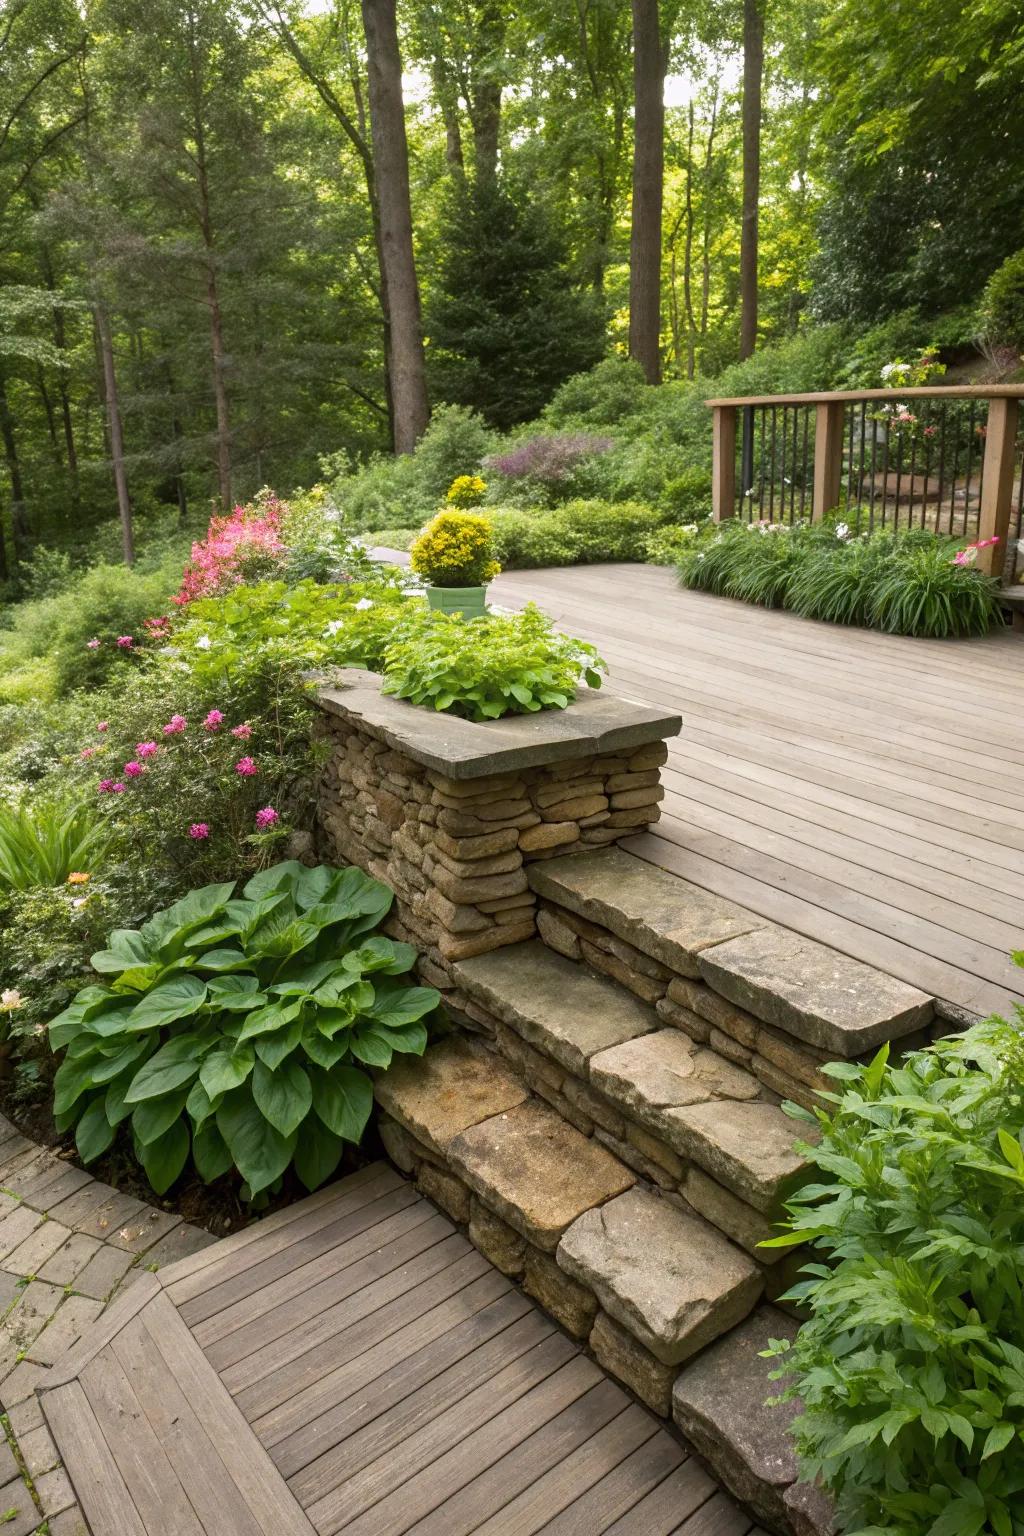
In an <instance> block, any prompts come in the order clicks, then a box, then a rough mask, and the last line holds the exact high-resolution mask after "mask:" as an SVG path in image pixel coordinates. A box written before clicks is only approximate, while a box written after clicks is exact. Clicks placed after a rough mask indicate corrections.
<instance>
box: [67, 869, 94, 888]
mask: <svg viewBox="0 0 1024 1536" xmlns="http://www.w3.org/2000/svg"><path fill="white" fill-rule="evenodd" d="M88 879H89V876H88V875H87V874H84V873H83V872H82V870H80V869H73V870H72V871H71V873H70V875H68V885H85V883H86V881H87V880H88Z"/></svg>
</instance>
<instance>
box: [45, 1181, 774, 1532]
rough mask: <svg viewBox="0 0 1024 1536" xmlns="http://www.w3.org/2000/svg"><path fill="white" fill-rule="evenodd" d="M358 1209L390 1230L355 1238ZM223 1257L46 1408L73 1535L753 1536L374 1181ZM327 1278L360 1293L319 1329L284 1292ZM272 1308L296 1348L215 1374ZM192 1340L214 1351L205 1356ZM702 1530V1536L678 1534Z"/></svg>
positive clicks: (144, 1314) (347, 1186) (104, 1350)
mask: <svg viewBox="0 0 1024 1536" xmlns="http://www.w3.org/2000/svg"><path fill="white" fill-rule="evenodd" d="M401 1192H404V1193H405V1194H406V1195H407V1196H408V1201H407V1203H405V1204H401V1205H400V1202H397V1201H396V1200H395V1198H394V1197H395V1195H396V1194H398V1193H401ZM375 1205H376V1206H377V1207H378V1211H377V1214H380V1213H381V1212H383V1211H391V1214H390V1215H384V1217H383V1219H382V1220H381V1221H378V1222H374V1221H372V1215H373V1208H374V1206H375ZM399 1205H400V1208H397V1209H396V1206H399ZM358 1213H362V1215H361V1217H360V1218H359V1219H358V1220H356V1219H355V1218H356V1217H357V1214H358ZM414 1216H415V1217H418V1218H421V1219H419V1220H416V1221H415V1222H412V1218H413V1217H414ZM406 1222H412V1224H411V1225H410V1226H408V1227H405V1225H404V1223H406ZM396 1223H398V1225H397V1226H396ZM430 1229H433V1230H434V1234H435V1237H436V1239H437V1241H435V1242H434V1244H433V1245H432V1247H430V1248H428V1249H427V1250H426V1251H425V1253H419V1254H416V1255H414V1256H410V1254H409V1252H408V1249H407V1246H404V1245H405V1244H406V1241H407V1239H408V1237H409V1236H410V1235H411V1234H412V1233H415V1232H426V1231H427V1230H430ZM345 1231H347V1232H348V1236H347V1237H342V1236H340V1234H341V1233H342V1232H345ZM369 1234H374V1236H373V1238H372V1246H371V1247H370V1248H369V1251H368V1246H367V1245H368V1243H370V1242H371V1239H370V1237H369ZM239 1236H240V1237H244V1239H245V1240H244V1241H239V1240H238V1239H237V1238H229V1239H227V1240H225V1242H224V1243H223V1244H216V1245H214V1246H213V1247H211V1248H208V1249H206V1250H205V1251H204V1254H203V1255H201V1256H200V1257H203V1258H204V1259H205V1262H203V1263H201V1264H183V1265H174V1266H173V1267H171V1268H170V1269H169V1271H168V1273H169V1274H170V1277H171V1278H170V1280H169V1282H168V1283H164V1281H163V1280H162V1278H161V1277H160V1276H154V1277H153V1279H152V1282H151V1283H150V1284H149V1285H147V1287H146V1289H145V1295H144V1297H143V1299H142V1302H141V1305H136V1306H135V1307H134V1308H132V1307H128V1306H123V1307H121V1308H120V1309H112V1315H113V1317H114V1322H113V1324H112V1325H111V1326H109V1327H107V1328H105V1329H104V1330H103V1332H102V1334H100V1335H99V1336H98V1337H99V1348H94V1349H92V1350H91V1351H87V1352H80V1353H79V1354H78V1355H77V1356H76V1357H75V1358H76V1360H77V1362H78V1364H77V1369H73V1370H72V1372H71V1373H70V1374H69V1373H68V1372H65V1376H66V1377H68V1379H65V1380H63V1381H62V1382H61V1384H60V1385H59V1386H56V1387H54V1388H52V1389H49V1390H46V1389H44V1391H43V1394H42V1404H43V1412H44V1414H45V1415H46V1418H47V1420H48V1422H49V1423H50V1426H51V1428H52V1430H53V1433H54V1436H55V1438H56V1440H57V1442H58V1446H59V1449H60V1451H61V1454H62V1457H63V1460H64V1463H65V1466H66V1468H67V1472H68V1475H69V1477H70V1478H71V1480H72V1484H73V1486H74V1489H75V1492H76V1495H77V1497H78V1498H79V1500H80V1502H81V1504H82V1507H83V1509H84V1511H85V1513H86V1516H87V1518H88V1520H89V1522H90V1526H91V1529H92V1536H271V1533H273V1536H335V1533H342V1532H343V1533H345V1536H406V1533H407V1532H408V1533H412V1532H415V1533H416V1536H473V1533H476V1532H480V1533H483V1536H534V1533H535V1532H541V1531H552V1532H555V1533H557V1536H598V1533H600V1532H602V1531H605V1530H609V1531H615V1532H618V1533H620V1536H626V1533H627V1532H629V1533H636V1536H640V1533H641V1532H643V1533H644V1536H656V1532H658V1531H662V1532H663V1533H664V1536H668V1533H669V1532H670V1531H672V1530H675V1529H677V1528H678V1529H680V1530H681V1531H685V1532H686V1536H747V1533H748V1532H749V1531H750V1530H751V1525H752V1522H751V1520H750V1518H749V1517H748V1516H746V1515H745V1514H744V1513H743V1512H742V1511H741V1510H740V1509H739V1508H738V1507H737V1506H736V1505H735V1504H734V1503H733V1501H732V1499H731V1498H730V1497H729V1496H728V1495H726V1494H724V1493H722V1492H721V1491H720V1490H719V1489H718V1488H717V1487H716V1484H715V1482H714V1481H713V1479H712V1478H711V1477H710V1476H709V1475H708V1473H707V1472H706V1471H705V1470H704V1469H703V1467H701V1466H700V1465H699V1464H698V1463H697V1462H696V1461H694V1460H692V1459H691V1458H690V1457H689V1456H688V1454H687V1451H686V1448H685V1447H684V1446H683V1445H682V1444H681V1443H680V1441H679V1440H678V1439H676V1438H675V1437H674V1436H673V1435H671V1434H670V1433H669V1432H668V1431H667V1430H666V1429H665V1427H664V1426H663V1424H662V1423H661V1421H659V1420H658V1419H656V1418H655V1417H654V1416H653V1415H652V1414H650V1413H648V1411H647V1410H646V1409H645V1408H642V1407H640V1406H639V1405H638V1404H637V1403H635V1402H633V1401H631V1399H630V1398H629V1396H628V1394H627V1393H626V1392H625V1391H624V1390H623V1389H622V1387H620V1386H619V1385H618V1384H617V1383H616V1382H614V1381H612V1380H611V1379H610V1378H609V1377H607V1376H606V1375H605V1373H604V1372H603V1371H602V1370H601V1368H600V1367H599V1366H598V1365H597V1364H595V1362H594V1361H593V1360H592V1359H590V1358H589V1357H588V1356H587V1355H585V1354H584V1353H583V1352H582V1350H581V1349H580V1346H579V1345H578V1344H576V1343H575V1342H574V1341H573V1340H571V1339H569V1338H568V1337H567V1336H566V1335H565V1334H564V1333H562V1332H561V1331H560V1330H559V1329H558V1328H557V1327H556V1325H555V1324H554V1323H553V1322H552V1321H551V1319H550V1318H548V1317H547V1316H546V1315H545V1314H544V1313H543V1312H541V1311H540V1309H539V1308H538V1307H537V1306H536V1304H535V1303H534V1302H533V1301H531V1300H530V1298H529V1297H527V1296H525V1295H524V1294H523V1292H522V1291H521V1290H520V1289H519V1288H518V1287H517V1286H516V1285H515V1284H514V1283H513V1282H512V1281H511V1280H509V1279H508V1278H507V1276H505V1275H503V1274H501V1273H500V1272H499V1271H498V1270H496V1269H494V1268H493V1266H491V1265H490V1264H488V1263H487V1261H486V1260H485V1259H484V1258H483V1257H482V1255H480V1254H479V1253H477V1252H476V1250H475V1249H472V1248H470V1247H469V1245H468V1244H467V1243H466V1241H465V1239H464V1238H463V1237H462V1236H461V1235H459V1234H458V1233H456V1232H455V1230H454V1228H453V1227H452V1225H451V1223H450V1222H449V1221H448V1220H447V1218H445V1217H443V1216H441V1215H439V1214H438V1213H437V1211H436V1210H435V1208H434V1207H433V1206H432V1205H431V1204H430V1202H429V1201H427V1200H425V1199H424V1198H423V1197H422V1196H420V1195H418V1194H416V1192H415V1191H414V1190H413V1189H412V1187H411V1185H409V1184H408V1183H407V1182H406V1181H405V1180H403V1179H401V1178H400V1177H399V1176H398V1175H397V1174H395V1173H394V1172H393V1171H392V1170H390V1169H388V1168H386V1167H385V1165H383V1164H377V1165H374V1166H373V1167H371V1168H370V1169H369V1170H365V1169H364V1170H362V1171H361V1172H360V1173H359V1174H356V1175H353V1176H352V1178H351V1179H343V1180H341V1181H340V1183H338V1184H337V1185H335V1186H333V1187H332V1189H330V1190H328V1191H322V1192H321V1193H320V1194H318V1195H317V1196H314V1197H312V1198H311V1199H310V1200H308V1201H301V1202H299V1204H297V1205H295V1206H293V1207H291V1208H290V1209H289V1211H288V1212H282V1213H280V1214H279V1216H278V1217H271V1218H269V1219H268V1220H267V1221H266V1222H265V1223H263V1222H261V1223H258V1224H256V1225H254V1226H253V1227H250V1228H248V1229H247V1230H246V1232H245V1233H244V1234H239ZM218 1250H221V1251H220V1252H218ZM430 1254H433V1255H434V1258H433V1260H430V1259H429V1255H430ZM207 1256H210V1257H207ZM289 1257H290V1260H291V1261H292V1262H293V1263H294V1270H292V1271H289V1270H288V1268H287V1264H288V1262H289ZM368 1261H372V1264H373V1276H375V1278H374V1277H371V1276H367V1275H366V1274H365V1271H364V1266H365V1265H366V1264H367V1262H368ZM324 1266H326V1268H327V1271H328V1272H329V1278H330V1279H331V1280H332V1281H337V1280H338V1279H339V1278H340V1277H344V1276H347V1277H348V1280H349V1281H351V1280H352V1278H353V1277H356V1276H358V1275H360V1274H363V1275H364V1283H363V1284H361V1285H360V1286H359V1287H358V1289H356V1290H354V1291H353V1292H352V1294H351V1295H350V1296H348V1297H347V1298H346V1299H345V1300H344V1301H342V1302H340V1303H338V1304H335V1305H333V1306H327V1307H326V1308H323V1309H321V1308H320V1307H319V1305H318V1303H317V1300H316V1297H317V1291H318V1286H317V1285H315V1284H314V1285H308V1286H307V1285H306V1284H305V1283H304V1279H309V1278H310V1277H311V1276H313V1275H318V1274H321V1272H322V1270H323V1267H324ZM243 1280H244V1281H245V1283H244V1284H242V1283H241V1282H242V1281H243ZM321 1283H322V1282H321ZM346 1283H348V1281H346ZM282 1286H288V1287H289V1297H288V1300H287V1301H282V1297H283V1295H284V1292H283V1291H282ZM138 1289H139V1290H140V1291H142V1289H143V1288H142V1286H141V1284H140V1286H139V1287H138ZM176 1292H177V1293H178V1294H179V1295H182V1293H184V1296H183V1299H182V1300H181V1301H180V1302H176V1301H175V1299H174V1296H175V1293H176ZM310 1297H312V1298H313V1300H312V1301H309V1300H307V1298H310ZM287 1306H294V1307H297V1308H299V1310H300V1311H302V1313H303V1316H302V1319H301V1321H298V1322H296V1324H295V1326H294V1327H293V1328H290V1329H287V1330H285V1331H283V1332H281V1331H278V1332H277V1333H276V1337H275V1338H274V1339H273V1341H272V1342H271V1343H270V1344H269V1345H268V1347H267V1349H266V1350H265V1351H264V1350H262V1349H261V1348H260V1346H259V1344H258V1341H257V1340H256V1337H255V1334H254V1335H253V1338H252V1339H251V1340H250V1341H249V1342H250V1343H251V1344H252V1345H253V1347H252V1349H251V1350H249V1349H248V1346H247V1352H246V1353H245V1354H243V1355H242V1356H240V1357H239V1358H238V1359H237V1360H234V1361H233V1363H232V1364H227V1365H225V1364H222V1363H218V1359H217V1358H216V1357H217V1355H218V1351H219V1350H220V1349H221V1348H222V1346H224V1345H225V1343H229V1342H230V1341H231V1340H232V1339H234V1340H236V1343H237V1340H238V1339H239V1337H240V1336H241V1335H243V1334H245V1333H246V1332H247V1330H249V1329H254V1328H258V1326H259V1324H260V1322H261V1320H267V1319H275V1318H278V1317H279V1316H280V1314H281V1312H282V1310H283V1308H286V1307H287ZM186 1312H191V1313H193V1314H194V1316H195V1317H196V1318H198V1319H200V1320H199V1321H196V1322H194V1323H193V1324H192V1325H190V1324H189V1323H188V1321H187V1320H186V1317H185V1313H186ZM233 1318H241V1319H244V1321H243V1322H242V1323H241V1324H240V1326H239V1327H238V1328H237V1329H235V1328H233V1327H231V1326H230V1324H231V1320H232V1319H233ZM211 1322H214V1323H218V1324H219V1325H223V1326H224V1327H225V1329H226V1331H225V1332H224V1333H223V1334H220V1333H218V1337H217V1338H216V1339H215V1340H213V1341H212V1342H211V1343H210V1344H208V1345H207V1346H206V1347H205V1348H204V1346H203V1345H202V1343H201V1341H200V1338H199V1335H200V1334H201V1333H202V1331H203V1330H204V1329H206V1328H208V1327H209V1325H210V1323H211ZM275 1327H276V1325H275ZM705 1509H710V1510H711V1512H712V1514H713V1516H714V1521H713V1523H712V1524H710V1525H706V1524H705V1525H704V1526H695V1527H694V1528H693V1530H691V1529H690V1527H689V1525H688V1524H687V1522H688V1521H690V1520H691V1519H693V1518H695V1517H698V1516H700V1515H701V1514H702V1512H703V1511H704V1510H705ZM680 1522H682V1525H681V1524H680Z"/></svg>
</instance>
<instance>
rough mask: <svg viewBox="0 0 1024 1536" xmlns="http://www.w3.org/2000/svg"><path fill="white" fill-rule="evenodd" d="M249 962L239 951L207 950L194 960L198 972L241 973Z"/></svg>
mask: <svg viewBox="0 0 1024 1536" xmlns="http://www.w3.org/2000/svg"><path fill="white" fill-rule="evenodd" d="M248 964H249V961H248V960H247V959H246V957H245V955H243V954H242V951H241V950H240V949H208V950H207V951H206V953H205V954H204V955H200V956H199V957H198V959H197V960H196V970H199V971H217V972H222V971H242V970H245V969H246V967H247V966H248Z"/></svg>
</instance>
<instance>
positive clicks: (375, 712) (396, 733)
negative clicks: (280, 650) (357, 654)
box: [317, 667, 682, 779]
mask: <svg viewBox="0 0 1024 1536" xmlns="http://www.w3.org/2000/svg"><path fill="white" fill-rule="evenodd" d="M317 699H318V701H319V703H320V707H321V708H322V709H325V710H327V712H328V713H329V714H332V715H340V716H341V717H342V718H343V719H347V720H351V721H352V723H353V725H357V726H359V727H360V729H361V730H364V731H366V732H367V734H368V735H370V736H375V737H376V738H377V739H378V740H379V741H385V742H387V744H388V746H389V747H392V748H394V749H395V751H398V752H401V753H403V754H404V755H405V756H406V757H411V758H412V759H413V761H414V762H417V763H423V764H424V766H425V767H427V768H433V769H434V770H435V772H437V773H443V774H444V775H445V776H446V777H447V778H450V779H478V778H484V777H486V776H488V775H490V774H499V773H508V772H511V771H518V770H519V769H521V768H537V767H540V766H542V765H543V764H545V763H561V762H566V761H568V760H571V759H573V758H582V757H593V756H595V755H599V756H606V755H609V754H612V753H615V752H627V751H631V750H633V749H635V748H638V747H642V746H646V745H647V743H648V742H652V741H663V740H664V739H665V737H667V736H677V735H678V734H679V731H680V728H681V726H682V717H681V716H680V715H674V714H669V713H666V712H665V711H664V710H660V709H652V708H651V707H650V705H648V704H639V703H634V702H633V701H632V700H631V699H622V698H617V697H616V696H615V694H611V693H608V692H607V691H606V690H605V689H604V688H602V689H600V690H597V689H590V688H581V689H580V692H579V693H578V695H577V697H576V701H575V703H573V704H570V706H569V708H568V709H542V710H540V711H539V712H538V713H537V714H534V715H507V716H506V717H505V718H504V719H503V720H488V721H487V722H486V723H485V724H478V723H477V722H475V721H472V720H460V719H459V718H458V716H456V715H451V714H448V713H446V712H444V711H442V712H440V713H439V712H437V711H436V710H433V709H425V708H424V707H423V706H422V705H418V704H410V703H409V701H408V700H407V699H396V698H393V697H392V696H391V695H390V694H385V693H382V692H381V679H380V677H379V676H378V674H377V673H376V672H365V671H363V670H361V669H360V668H357V667H347V668H345V669H344V670H343V671H341V672H340V673H339V674H338V675H337V677H336V679H335V680H334V684H333V686H331V687H329V688H321V689H320V690H319V691H318V693H317Z"/></svg>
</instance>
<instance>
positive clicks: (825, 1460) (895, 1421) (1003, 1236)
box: [774, 956, 1024, 1536]
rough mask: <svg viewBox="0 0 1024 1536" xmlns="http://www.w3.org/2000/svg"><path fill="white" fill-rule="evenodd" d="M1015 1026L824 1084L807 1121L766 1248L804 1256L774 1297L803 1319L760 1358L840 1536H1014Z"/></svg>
mask: <svg viewBox="0 0 1024 1536" xmlns="http://www.w3.org/2000/svg"><path fill="white" fill-rule="evenodd" d="M1018 959H1019V960H1021V961H1024V956H1022V957H1018ZM1019 1014H1020V1017H1019V1019H1018V1023H1017V1025H1016V1026H1013V1025H1010V1024H1007V1023H1005V1022H1004V1021H1002V1020H999V1019H994V1020H989V1021H987V1022H986V1023H983V1024H979V1025H976V1026H975V1027H974V1028H972V1029H970V1030H968V1031H967V1033H966V1034H964V1035H962V1036H955V1037H951V1038H949V1039H944V1040H940V1041H938V1042H937V1043H936V1044H935V1045H933V1046H931V1047H930V1048H929V1049H927V1050H920V1051H914V1052H911V1053H910V1054H909V1055H908V1056H906V1057H905V1058H904V1059H903V1060H902V1061H900V1062H898V1063H895V1064H892V1063H890V1062H889V1061H888V1059H887V1052H886V1050H883V1051H882V1052H880V1053H879V1054H878V1056H876V1058H875V1060H874V1061H873V1062H872V1063H871V1065H869V1066H859V1065H856V1064H855V1063H842V1064H840V1065H838V1066H833V1067H830V1068H828V1069H826V1070H827V1071H829V1073H830V1074H831V1075H832V1076H833V1077H834V1078H836V1079H838V1080H839V1085H840V1086H841V1089H842V1091H841V1092H840V1093H836V1094H830V1095H827V1096H826V1097H827V1098H828V1099H830V1101H831V1102H830V1105H829V1106H828V1107H827V1108H824V1109H822V1110H821V1111H820V1112H819V1113H818V1115H817V1116H816V1117H815V1116H807V1117H806V1118H810V1119H815V1118H817V1120H818V1121H819V1122H820V1127H821V1131H822V1138H821V1141H820V1143H819V1145H818V1146H817V1147H815V1148H813V1149H808V1157H809V1160H810V1161H811V1162H812V1163H813V1164H814V1165H815V1167H816V1170H817V1172H818V1174H819V1175H820V1177H819V1178H818V1180H817V1181H815V1182H814V1183H812V1184H809V1185H807V1186H805V1187H804V1188H802V1189H801V1190H800V1192H799V1193H798V1194H797V1195H796V1196H795V1197H793V1198H792V1199H791V1201H790V1202H789V1210H790V1213H791V1216H790V1223H789V1225H790V1229H791V1230H790V1231H789V1232H788V1233H787V1234H786V1236H784V1237H783V1238H781V1239H776V1240H774V1241H775V1242H776V1243H777V1244H784V1243H787V1242H791V1243H799V1242H808V1241H809V1242H811V1243H812V1244H813V1245H814V1246H815V1247H816V1248H817V1249H818V1250H819V1253H820V1255H821V1258H820V1260H818V1261H816V1262H814V1263H811V1264H808V1265H806V1266H805V1267H804V1270H803V1274H804V1275H805V1276H806V1278H805V1279H804V1280H803V1281H801V1282H800V1283H799V1284H798V1285H797V1286H796V1287H795V1288H794V1290H793V1291H792V1292H791V1293H790V1295H791V1296H792V1297H793V1298H794V1299H799V1300H801V1301H802V1302H803V1303H804V1305H805V1306H807V1307H809V1309H810V1318H809V1321H807V1322H805V1323H804V1324H803V1325H802V1326H801V1327H800V1329H799V1332H798V1333H797V1335H796V1340H795V1343H794V1345H793V1347H792V1348H791V1349H787V1348H786V1347H785V1344H784V1341H780V1343H779V1345H778V1346H777V1349H776V1351H775V1352H776V1353H778V1354H780V1355H782V1357H783V1359H784V1364H783V1366H782V1371H781V1372H780V1374H783V1373H792V1376H791V1382H792V1385H791V1388H790V1391H789V1395H791V1396H792V1395H799V1397H800V1398H801V1399H802V1401H803V1412H802V1414H801V1415H800V1417H799V1418H798V1419H797V1420H796V1421H795V1425H794V1430H795V1434H796V1441H797V1448H798V1450H799V1452H800V1457H801V1462H802V1471H803V1474H804V1476H805V1477H807V1478H815V1477H818V1478H820V1479H821V1480H822V1481H823V1482H824V1483H825V1485H826V1486H827V1487H828V1488H830V1489H831V1490H832V1491H833V1492H834V1493H835V1494H836V1496H837V1499H838V1522H837V1523H838V1528H839V1529H840V1530H842V1531H844V1532H846V1533H847V1536H876V1533H881V1532H887V1533H891V1536H982V1533H986V1536H987V1533H990V1532H991V1533H994V1536H1021V1533H1024V1287H1022V1275H1024V1150H1022V1138H1024V1010H1019ZM800 1113H801V1114H803V1113H804V1112H802V1111H801V1112H800Z"/></svg>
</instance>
